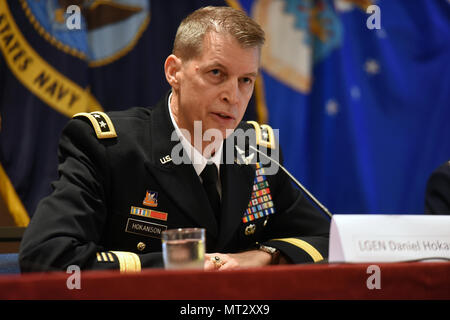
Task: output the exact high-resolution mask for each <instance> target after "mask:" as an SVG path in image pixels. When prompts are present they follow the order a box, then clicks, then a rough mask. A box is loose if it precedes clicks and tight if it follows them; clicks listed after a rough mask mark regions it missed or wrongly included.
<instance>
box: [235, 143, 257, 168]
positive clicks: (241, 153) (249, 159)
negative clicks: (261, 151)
mask: <svg viewBox="0 0 450 320" xmlns="http://www.w3.org/2000/svg"><path fill="white" fill-rule="evenodd" d="M235 148H236V150H237V152H238V154H239V156H240V158H241V159H242V161H243V162H244V164H246V165H249V164H250V163H252V161H253V157H254V156H255V154H254V153H252V154H250V155H249V156H247V157H246V156H245V152H244V150H242V149H240V148H239V147H238V146H235ZM235 161H236V163H237V164H242V163H241V161H240V160H239V159H235Z"/></svg>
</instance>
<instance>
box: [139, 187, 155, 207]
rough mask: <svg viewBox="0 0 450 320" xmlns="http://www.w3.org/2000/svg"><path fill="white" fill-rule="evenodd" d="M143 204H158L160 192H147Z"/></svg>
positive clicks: (152, 205) (151, 205)
mask: <svg viewBox="0 0 450 320" xmlns="http://www.w3.org/2000/svg"><path fill="white" fill-rule="evenodd" d="M142 204H143V205H144V206H148V207H156V206H158V192H155V191H147V193H146V194H145V198H144V201H142Z"/></svg>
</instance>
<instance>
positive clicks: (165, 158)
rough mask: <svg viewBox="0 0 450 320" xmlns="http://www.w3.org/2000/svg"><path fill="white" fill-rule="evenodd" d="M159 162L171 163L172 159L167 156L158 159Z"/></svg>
mask: <svg viewBox="0 0 450 320" xmlns="http://www.w3.org/2000/svg"><path fill="white" fill-rule="evenodd" d="M159 161H160V162H161V164H165V163H167V162H170V161H172V158H171V157H170V155H167V156H165V157H162V158H160V159H159Z"/></svg>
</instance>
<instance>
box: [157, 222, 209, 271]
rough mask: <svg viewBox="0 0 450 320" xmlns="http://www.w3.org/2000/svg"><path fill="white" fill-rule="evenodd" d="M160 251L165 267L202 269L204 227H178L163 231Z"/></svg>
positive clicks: (203, 259)
mask: <svg viewBox="0 0 450 320" xmlns="http://www.w3.org/2000/svg"><path fill="white" fill-rule="evenodd" d="M162 251H163V259H164V267H165V268H166V269H203V264H204V261H205V229H203V228H179V229H169V230H165V231H163V232H162Z"/></svg>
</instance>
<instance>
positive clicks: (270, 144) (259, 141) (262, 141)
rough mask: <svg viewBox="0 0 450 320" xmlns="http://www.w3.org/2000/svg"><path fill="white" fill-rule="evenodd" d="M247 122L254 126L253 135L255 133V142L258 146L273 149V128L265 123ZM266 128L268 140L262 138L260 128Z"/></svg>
mask: <svg viewBox="0 0 450 320" xmlns="http://www.w3.org/2000/svg"><path fill="white" fill-rule="evenodd" d="M247 123H248V124H251V125H252V126H253V127H254V128H255V135H256V144H257V145H259V146H263V147H266V148H270V149H275V135H274V134H273V129H272V128H271V127H270V126H269V125H267V124H263V125H261V126H260V125H259V123H258V122H256V121H247ZM261 129H263V130H266V131H267V133H268V135H269V136H268V140H267V141H266V140H265V139H263V138H262V130H261Z"/></svg>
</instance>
